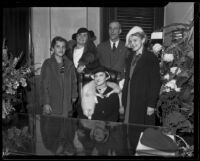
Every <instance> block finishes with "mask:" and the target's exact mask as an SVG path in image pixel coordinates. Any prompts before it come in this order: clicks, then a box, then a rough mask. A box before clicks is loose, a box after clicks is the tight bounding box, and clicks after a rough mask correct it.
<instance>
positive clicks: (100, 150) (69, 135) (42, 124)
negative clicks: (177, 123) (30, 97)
mask: <svg viewBox="0 0 200 161" xmlns="http://www.w3.org/2000/svg"><path fill="white" fill-rule="evenodd" d="M11 128H12V130H13V129H15V130H13V131H16V132H15V135H14V136H13V134H11V130H10V131H9V129H11ZM147 128H153V129H160V130H164V128H163V127H160V126H149V125H141V124H126V123H123V122H104V121H99V120H86V119H76V118H64V117H56V116H50V115H28V114H26V115H22V114H19V115H18V116H17V119H15V120H14V121H11V123H9V124H4V125H3V140H4V142H5V140H7V145H4V149H5V147H6V146H8V149H9V154H21V155H66V156H140V155H142V156H143V155H145V153H140V152H139V149H141V148H142V147H139V144H140V142H139V140H140V139H139V138H140V137H141V134H142V133H143V132H144V130H145V129H147ZM18 129H20V130H21V131H20V130H18ZM17 133H18V134H17ZM16 138H18V140H19V141H18V142H17V141H16ZM20 139H21V140H20ZM11 140H12V144H9V143H10V142H11ZM13 140H15V141H14V142H13ZM9 141H10V142H9ZM155 154H158V153H156V152H155V153H154V154H150V153H149V154H146V155H150V156H154V155H155ZM4 155H7V154H6V153H4ZM158 155H159V154H158ZM158 155H157V156H158ZM161 156H162V155H161ZM165 156H175V154H174V153H173V154H171V153H169V155H166V154H165Z"/></svg>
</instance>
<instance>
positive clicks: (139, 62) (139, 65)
mask: <svg viewBox="0 0 200 161" xmlns="http://www.w3.org/2000/svg"><path fill="white" fill-rule="evenodd" d="M146 54H147V51H146V49H145V48H144V50H143V52H142V55H141V57H140V59H139V60H138V62H137V64H136V66H135V69H134V71H133V74H134V73H136V72H138V71H140V69H142V68H144V65H145V62H144V61H145V56H146Z"/></svg>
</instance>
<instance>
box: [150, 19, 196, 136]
mask: <svg viewBox="0 0 200 161" xmlns="http://www.w3.org/2000/svg"><path fill="white" fill-rule="evenodd" d="M180 26H181V27H180ZM170 27H176V29H175V30H172V31H170V32H168V33H166V34H165V35H172V39H171V41H170V42H171V43H170V45H169V46H167V45H166V44H165V43H164V44H163V46H162V45H160V44H155V45H154V46H153V48H152V49H153V52H154V53H155V54H156V55H159V56H160V58H161V59H160V73H161V80H162V86H161V90H160V96H159V100H158V103H157V115H158V117H159V118H160V120H161V122H162V123H163V126H166V127H168V129H170V131H171V133H173V134H175V133H176V131H177V130H178V131H180V132H193V108H194V107H193V98H194V65H193V61H194V52H193V48H194V46H193V44H194V41H193V28H194V27H193V22H191V24H177V23H175V24H171V25H169V26H166V27H164V28H170Z"/></svg>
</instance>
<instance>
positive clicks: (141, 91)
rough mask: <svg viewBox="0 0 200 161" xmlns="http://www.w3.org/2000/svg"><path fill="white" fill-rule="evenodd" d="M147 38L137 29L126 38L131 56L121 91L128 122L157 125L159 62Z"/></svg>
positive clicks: (139, 28)
mask: <svg viewBox="0 0 200 161" xmlns="http://www.w3.org/2000/svg"><path fill="white" fill-rule="evenodd" d="M146 40H147V36H146V34H145V33H144V31H143V29H142V28H141V27H139V26H134V27H133V28H132V29H131V30H130V31H129V32H128V34H127V36H126V44H125V45H126V47H128V48H129V49H130V50H131V54H130V55H129V58H128V59H127V62H126V76H125V84H124V88H123V91H122V95H123V96H122V97H123V99H122V100H123V105H124V107H126V111H125V120H124V121H125V122H126V123H138V124H145V125H147V124H150V125H155V107H156V102H157V98H158V94H159V91H160V85H161V83H160V73H159V61H158V59H157V57H156V56H155V55H154V54H153V53H151V52H150V51H148V50H147V48H146V46H145V42H146Z"/></svg>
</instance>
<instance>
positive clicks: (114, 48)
mask: <svg viewBox="0 0 200 161" xmlns="http://www.w3.org/2000/svg"><path fill="white" fill-rule="evenodd" d="M115 50H116V46H115V43H113V51H115Z"/></svg>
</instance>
